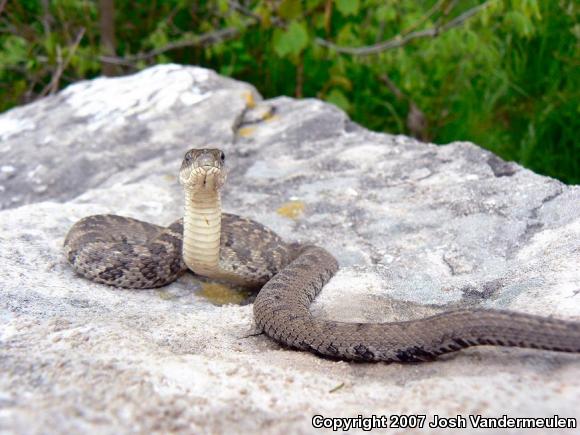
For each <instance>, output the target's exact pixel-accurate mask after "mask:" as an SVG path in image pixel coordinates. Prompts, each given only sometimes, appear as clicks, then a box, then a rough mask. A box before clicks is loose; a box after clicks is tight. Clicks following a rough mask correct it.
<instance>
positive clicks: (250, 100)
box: [244, 91, 256, 109]
mask: <svg viewBox="0 0 580 435" xmlns="http://www.w3.org/2000/svg"><path fill="white" fill-rule="evenodd" d="M244 97H245V99H246V105H247V106H248V109H253V108H254V107H256V100H255V99H254V93H253V92H250V91H248V92H245V95H244Z"/></svg>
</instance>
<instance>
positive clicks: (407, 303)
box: [0, 65, 580, 434]
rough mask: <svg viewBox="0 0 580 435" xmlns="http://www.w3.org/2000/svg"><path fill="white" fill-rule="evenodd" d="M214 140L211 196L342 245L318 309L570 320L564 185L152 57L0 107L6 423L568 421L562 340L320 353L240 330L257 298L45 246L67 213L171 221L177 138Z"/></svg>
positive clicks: (148, 427) (279, 426) (576, 399)
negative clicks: (157, 279)
mask: <svg viewBox="0 0 580 435" xmlns="http://www.w3.org/2000/svg"><path fill="white" fill-rule="evenodd" d="M212 144H213V145H218V146H219V147H221V148H223V149H224V151H225V152H226V154H227V163H228V165H229V168H230V174H229V182H228V184H227V187H226V189H225V192H224V201H223V202H224V208H225V209H226V210H227V211H230V212H234V213H239V214H243V215H246V216H248V217H251V218H253V219H256V220H258V221H260V222H262V223H264V224H265V225H267V226H269V227H271V228H273V229H274V230H275V231H277V232H279V233H280V234H281V235H282V236H283V237H285V238H287V239H292V240H300V241H306V240H310V241H312V242H315V243H317V244H320V245H322V246H324V247H325V248H327V249H328V250H330V251H331V252H332V253H334V254H335V255H336V257H337V258H338V259H339V262H340V263H341V266H342V268H341V270H340V272H339V273H338V275H337V276H336V277H335V278H334V279H333V280H332V281H331V282H330V283H329V284H328V285H327V287H326V288H325V289H324V290H323V292H322V295H321V296H320V297H319V299H318V300H317V301H316V303H315V304H314V305H313V311H315V312H316V314H317V315H319V316H322V317H326V318H332V319H337V320H345V321H366V322H384V321H390V320H400V319H411V318H418V317H423V316H425V315H429V314H433V313H436V312H441V311H444V310H447V309H450V308H455V307H458V306H481V307H498V308H509V309H513V310H518V311H522V312H527V313H535V314H542V315H553V316H557V317H561V318H567V319H576V320H580V269H579V268H578V264H580V188H579V187H577V186H566V185H563V184H562V183H560V182H558V181H556V180H553V179H550V178H547V177H542V176H539V175H536V174H534V173H532V172H530V171H528V170H526V169H523V168H521V167H520V166H518V165H516V164H512V163H506V162H503V161H502V160H501V159H499V158H497V157H496V156H494V155H492V154H491V153H489V152H487V151H484V150H482V149H480V148H479V147H477V146H475V145H473V144H470V143H459V142H458V143H453V144H450V145H446V146H442V147H438V146H435V145H431V144H423V143H419V142H417V141H415V140H413V139H410V138H408V137H404V136H392V135H387V134H377V133H373V132H370V131H367V130H365V129H363V128H362V127H360V126H358V125H356V124H354V123H352V122H351V121H350V120H349V119H348V117H347V116H346V115H345V114H344V113H343V112H341V111H340V110H338V109H337V108H335V107H333V106H331V105H328V104H325V103H322V102H320V101H317V100H294V99H290V98H285V97H283V98H276V99H272V100H268V101H261V97H260V96H259V95H258V94H257V92H256V91H255V89H254V88H253V87H252V86H250V85H247V84H244V83H240V82H236V81H233V80H230V79H227V78H224V77H220V76H218V75H217V74H215V73H214V72H212V71H208V70H205V69H201V68H194V67H181V66H176V65H162V66H157V67H154V68H150V69H147V70H145V71H142V72H140V73H138V74H135V75H133V76H128V77H122V78H113V79H97V80H93V81H88V82H82V83H78V84H75V85H72V86H70V87H68V88H67V89H66V90H64V91H62V92H61V93H59V94H58V95H56V96H53V97H49V98H46V99H44V100H42V101H39V102H36V103H34V104H31V105H28V106H24V107H20V108H16V109H14V110H11V111H10V112H7V113H4V114H2V115H0V207H1V208H2V209H3V211H0V246H1V249H0V288H1V292H0V432H2V433H45V432H46V431H47V430H48V431H50V432H51V433H63V434H64V433H91V432H92V433H101V434H109V433H110V434H118V433H123V432H136V433H168V432H184V433H187V432H190V431H191V432H200V431H203V432H212V433H215V432H226V431H231V430H233V429H236V430H237V431H240V432H246V433H247V432H250V431H260V432H263V433H287V432H289V431H290V432H292V433H307V432H311V431H313V429H312V427H311V418H312V416H313V415H315V414H320V415H324V416H326V417H348V416H357V415H359V414H361V415H363V416H371V415H373V414H374V415H393V414H406V415H409V414H426V415H427V416H428V418H430V416H432V415H434V414H439V415H443V416H455V415H457V414H461V415H465V416H467V415H468V414H480V415H484V416H487V417H491V416H501V415H503V414H507V415H508V416H509V417H531V416H537V417H543V416H546V417H547V416H552V415H554V414H558V415H559V416H562V417H576V418H580V408H579V407H578V403H580V356H578V355H566V354H558V353H550V352H544V351H534V350H517V349H500V348H491V347H487V348H486V347H480V348H476V349H469V350H466V351H462V352H459V353H455V354H451V355H448V356H445V357H443V358H441V359H440V360H438V361H436V362H434V363H428V364H416V365H400V364H390V365H389V364H355V363H346V362H336V361H329V360H324V359H321V358H319V357H316V356H314V355H310V354H308V353H303V352H297V351H293V350H287V349H283V348H280V347H279V346H278V345H277V344H275V343H273V342H272V341H270V340H269V339H268V338H267V337H264V336H258V337H245V334H246V333H247V331H248V330H249V328H250V326H251V321H252V310H251V304H247V303H245V304H244V303H242V304H239V303H227V304H220V302H239V301H242V300H244V299H245V298H244V296H243V295H240V294H238V293H235V292H233V291H232V290H229V289H223V288H219V286H215V285H212V284H209V283H206V282H203V281H200V280H198V279H196V278H195V277H194V276H193V275H191V274H188V275H186V276H184V277H182V278H181V279H180V280H178V281H177V282H175V283H173V284H172V285H170V286H168V287H166V288H162V289H156V290H141V291H129V290H120V289H114V288H110V287H106V286H102V285H98V284H93V283H91V282H88V281H86V280H84V279H81V278H79V277H78V276H75V274H74V273H73V272H72V270H71V269H70V267H69V266H68V265H67V263H66V262H65V259H64V258H63V255H62V250H61V245H62V241H63V238H64V236H65V234H66V232H67V231H68V229H69V228H70V226H71V225H72V224H73V223H74V222H75V221H76V220H78V219H80V218H81V217H83V216H87V215H90V214H95V213H116V214H121V215H127V216H132V217H136V218H139V219H143V220H146V221H150V222H154V223H159V224H168V223H170V222H171V221H173V220H174V219H175V218H176V217H177V216H179V215H180V211H181V192H180V187H179V186H178V184H177V182H176V173H177V169H178V167H179V164H180V161H181V158H182V156H183V154H184V153H185V151H186V150H187V149H189V148H191V147H199V146H204V145H212ZM220 291H221V293H219V292H220ZM469 429H470V427H469V425H468V430H469ZM431 430H434V429H431ZM471 430H474V429H471ZM425 431H427V430H425ZM506 432H507V431H506ZM514 433H515V432H514Z"/></svg>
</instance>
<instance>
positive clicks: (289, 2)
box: [278, 0, 302, 20]
mask: <svg viewBox="0 0 580 435" xmlns="http://www.w3.org/2000/svg"><path fill="white" fill-rule="evenodd" d="M278 15H280V18H284V19H285V20H295V19H296V18H300V17H301V16H302V2H301V1H296V0H283V1H282V3H281V4H280V7H279V8H278Z"/></svg>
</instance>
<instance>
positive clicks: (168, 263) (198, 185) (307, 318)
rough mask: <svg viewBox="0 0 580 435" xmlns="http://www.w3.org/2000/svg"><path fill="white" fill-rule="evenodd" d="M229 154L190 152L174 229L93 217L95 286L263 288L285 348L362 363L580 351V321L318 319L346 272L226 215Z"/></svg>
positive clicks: (76, 257) (81, 250)
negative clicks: (189, 276) (321, 299)
mask: <svg viewBox="0 0 580 435" xmlns="http://www.w3.org/2000/svg"><path fill="white" fill-rule="evenodd" d="M224 159H225V157H224V154H223V153H222V152H221V151H220V150H217V149H193V150H190V151H188V152H187V153H186V155H185V158H184V160H183V163H182V166H181V170H180V173H179V180H180V183H181V184H182V186H183V188H184V192H185V213H184V217H183V219H180V220H178V221H176V222H175V223H173V224H172V225H170V226H169V227H160V226H157V225H153V224H150V223H146V222H141V221H138V220H135V219H131V218H126V217H121V216H115V215H96V216H89V217H87V218H84V219H82V220H80V221H79V222H77V223H76V224H75V225H74V226H73V227H72V228H71V230H70V231H69V233H68V235H67V237H66V239H65V243H64V248H65V253H66V256H67V258H68V260H69V262H70V263H71V265H72V266H73V268H74V269H75V270H76V271H77V272H78V273H80V274H81V275H83V276H85V277H86V278H89V279H91V280H93V281H96V282H99V283H103V284H109V285H113V286H118V287H125V288H152V287H159V286H163V285H166V284H169V283H170V282H172V281H174V280H175V279H177V277H179V275H181V274H182V273H183V272H185V271H186V270H188V269H189V270H191V271H193V272H195V273H197V274H199V275H204V276H207V277H210V278H216V279H221V280H230V281H234V282H236V283H239V284H242V285H244V286H248V287H255V288H260V287H261V290H260V292H259V294H258V295H257V297H256V300H255V302H254V318H255V324H256V327H257V328H258V329H259V330H260V331H262V332H264V333H265V334H267V335H268V336H270V337H271V338H273V339H275V340H277V341H278V342H280V343H282V344H284V345H286V346H289V347H292V348H296V349H302V350H307V351H311V352H314V353H316V354H319V355H323V356H327V357H331V358H338V359H346V360H358V361H399V362H415V361H428V360H432V359H434V358H435V357H437V356H438V355H441V354H444V353H448V352H453V351H457V350H459V349H462V348H466V347H470V346H477V345H496V346H515V347H525V348H537V349H546V350H553V351H561V352H580V322H572V321H564V320H558V319H552V318H546V317H540V316H534V315H528V314H521V313H516V312H510V311H499V310H497V311H496V310H479V309H478V310H455V311H450V312H446V313H442V314H439V315H435V316H431V317H427V318H424V319H420V320H412V321H406V322H393V323H343V322H335V321H329V320H321V319H317V318H315V317H313V316H312V314H311V313H310V309H309V307H310V304H311V302H312V301H313V300H314V298H315V297H316V295H317V294H318V293H319V292H320V290H321V289H322V288H323V286H324V285H325V284H326V283H327V282H328V280H329V279H330V278H331V277H332V276H333V275H334V274H335V273H336V271H337V270H338V264H337V261H336V260H335V258H334V257H333V256H332V255H331V254H330V253H329V252H327V251H326V250H324V249H323V248H320V247H317V246H313V245H299V244H289V243H286V242H284V241H283V240H282V239H281V238H280V237H279V236H277V235H276V234H275V233H274V232H272V231H270V230H269V229H267V228H265V227H264V226H262V225H260V224H259V223H257V222H254V221H251V220H249V219H245V218H242V217H239V216H236V215H232V214H226V213H223V214H222V212H221V204H220V189H221V187H222V185H223V184H224V182H225V169H224Z"/></svg>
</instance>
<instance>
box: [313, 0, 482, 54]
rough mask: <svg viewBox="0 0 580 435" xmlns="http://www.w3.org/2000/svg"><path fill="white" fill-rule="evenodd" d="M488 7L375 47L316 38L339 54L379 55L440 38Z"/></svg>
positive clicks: (480, 6)
mask: <svg viewBox="0 0 580 435" xmlns="http://www.w3.org/2000/svg"><path fill="white" fill-rule="evenodd" d="M488 5H489V1H486V2H485V3H482V4H481V5H479V6H476V7H474V8H471V9H468V10H467V11H465V12H463V13H462V14H460V15H458V16H457V17H455V18H454V19H452V20H451V21H448V22H447V23H445V24H443V25H441V26H435V27H432V28H430V29H425V30H418V31H416V32H411V33H409V34H407V35H404V36H402V35H397V36H395V37H394V38H392V39H389V40H388V41H383V42H380V43H378V44H374V45H367V46H364V47H343V46H340V45H336V44H335V43H333V42H330V41H327V40H325V39H322V38H316V39H315V42H316V43H317V44H319V45H322V46H323V47H327V48H331V49H333V50H334V51H336V52H338V53H344V54H350V55H353V56H368V55H371V54H377V53H381V52H383V51H387V50H391V49H393V48H399V47H402V46H404V45H406V44H408V43H409V42H411V41H412V40H414V39H418V38H429V37H435V36H438V35H440V34H442V33H444V32H446V31H447V30H449V29H452V28H454V27H458V26H459V25H461V24H462V23H463V22H465V21H467V20H468V19H469V18H471V17H472V16H474V15H476V14H477V13H478V12H480V11H481V10H483V9H485V8H486V7H487V6H488Z"/></svg>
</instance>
